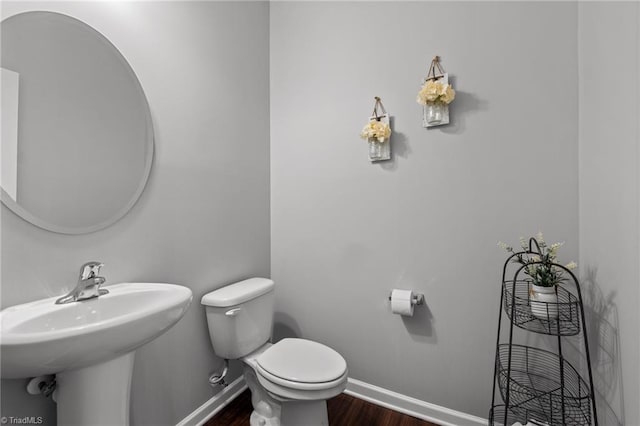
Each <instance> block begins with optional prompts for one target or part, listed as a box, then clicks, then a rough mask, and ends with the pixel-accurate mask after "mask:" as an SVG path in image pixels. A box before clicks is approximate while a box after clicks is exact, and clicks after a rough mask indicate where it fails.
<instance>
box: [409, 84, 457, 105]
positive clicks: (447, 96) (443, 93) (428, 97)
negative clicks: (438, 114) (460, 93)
mask: <svg viewBox="0 0 640 426" xmlns="http://www.w3.org/2000/svg"><path fill="white" fill-rule="evenodd" d="M455 98H456V91H455V90H453V87H451V85H450V84H443V83H440V82H439V81H438V80H427V81H426V82H425V83H424V84H423V85H422V87H421V88H420V91H419V92H418V97H417V99H416V101H417V102H418V103H419V104H420V105H427V104H434V103H442V104H447V105H448V104H450V103H451V102H453V100H454V99H455Z"/></svg>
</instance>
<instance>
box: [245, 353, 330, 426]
mask: <svg viewBox="0 0 640 426" xmlns="http://www.w3.org/2000/svg"><path fill="white" fill-rule="evenodd" d="M243 369H244V379H245V381H246V382H247V385H248V386H249V390H250V391H251V404H252V405H253V412H252V413H251V420H250V422H251V426H300V425H309V426H328V425H329V418H328V416H327V401H326V400H324V399H323V400H318V401H294V400H281V399H279V398H275V397H274V396H273V395H271V394H270V393H269V392H267V391H266V390H265V389H264V388H263V387H262V385H260V383H259V382H258V377H257V376H256V373H255V371H254V370H253V368H251V367H250V366H248V365H246V364H245V365H244V367H243Z"/></svg>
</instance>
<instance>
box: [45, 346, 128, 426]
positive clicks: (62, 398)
mask: <svg viewBox="0 0 640 426" xmlns="http://www.w3.org/2000/svg"><path fill="white" fill-rule="evenodd" d="M134 356H135V351H132V352H129V353H128V354H126V355H122V356H119V357H118V358H115V359H112V360H110V361H105V362H103V363H101V364H95V365H91V366H89V367H85V368H79V369H76V370H68V371H64V372H62V373H58V374H57V375H56V383H57V386H56V389H57V400H58V416H57V417H58V425H77V426H90V425H91V426H94V425H95V426H99V425H104V426H113V425H122V426H128V425H129V396H130V394H131V375H132V372H133V360H134Z"/></svg>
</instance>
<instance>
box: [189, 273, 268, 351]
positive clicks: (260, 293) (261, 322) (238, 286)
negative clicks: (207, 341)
mask: <svg viewBox="0 0 640 426" xmlns="http://www.w3.org/2000/svg"><path fill="white" fill-rule="evenodd" d="M274 289H275V284H274V282H273V281H271V280H270V279H268V278H250V279H248V280H244V281H240V282H237V283H234V284H230V285H227V286H225V287H221V288H219V289H217V290H214V291H212V292H210V293H207V294H205V295H204V296H202V301H201V303H202V304H203V305H204V306H205V310H206V314H207V324H208V326H209V336H210V337H211V344H212V345H213V351H214V352H215V353H216V355H218V356H219V357H221V358H225V359H238V358H241V357H243V356H245V355H248V354H250V353H251V352H253V351H254V350H256V349H258V348H259V347H260V346H262V345H263V344H264V343H266V342H268V341H269V339H270V338H271V329H272V327H273V307H274Z"/></svg>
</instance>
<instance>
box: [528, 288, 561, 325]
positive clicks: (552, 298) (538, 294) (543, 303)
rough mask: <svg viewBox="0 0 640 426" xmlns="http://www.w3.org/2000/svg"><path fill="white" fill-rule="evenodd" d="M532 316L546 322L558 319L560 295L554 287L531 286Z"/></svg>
mask: <svg viewBox="0 0 640 426" xmlns="http://www.w3.org/2000/svg"><path fill="white" fill-rule="evenodd" d="M529 299H530V300H531V314H532V315H533V316H534V317H537V318H540V319H544V320H555V319H558V295H557V294H556V288H555V286H554V287H540V286H537V285H535V284H531V291H530V293H529Z"/></svg>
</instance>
